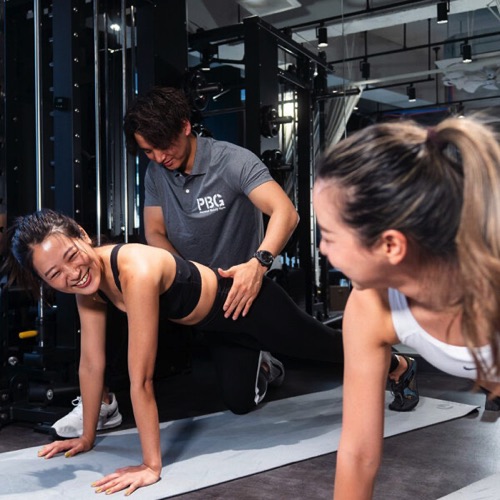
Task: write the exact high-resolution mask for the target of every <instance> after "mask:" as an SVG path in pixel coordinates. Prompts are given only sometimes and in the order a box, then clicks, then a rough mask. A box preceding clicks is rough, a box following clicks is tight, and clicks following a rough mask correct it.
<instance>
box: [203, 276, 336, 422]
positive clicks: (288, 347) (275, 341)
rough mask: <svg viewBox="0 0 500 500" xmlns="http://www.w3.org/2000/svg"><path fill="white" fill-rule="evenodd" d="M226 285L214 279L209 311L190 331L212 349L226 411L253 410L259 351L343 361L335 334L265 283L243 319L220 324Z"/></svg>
mask: <svg viewBox="0 0 500 500" xmlns="http://www.w3.org/2000/svg"><path fill="white" fill-rule="evenodd" d="M231 285H232V280H230V279H224V278H219V291H218V294H217V298H216V301H215V303H214V306H213V308H212V311H211V312H210V314H209V315H208V317H207V318H206V319H205V320H204V321H203V322H202V323H200V324H198V325H196V327H195V328H197V329H199V330H201V331H203V332H205V336H206V338H207V340H208V341H209V343H210V345H211V349H212V356H213V358H214V361H215V364H216V373H217V377H218V379H219V382H220V384H221V388H222V394H223V399H224V402H225V404H226V405H227V407H228V408H229V409H230V410H231V411H233V412H234V413H238V414H243V413H248V412H249V411H251V410H252V409H254V408H255V405H256V389H255V387H256V379H257V377H258V369H259V365H260V363H259V357H260V351H261V350H264V351H271V352H273V353H281V354H285V355H287V356H293V357H297V358H304V359H316V360H321V361H330V362H341V361H342V360H343V351H342V335H341V333H340V331H339V330H334V329H332V328H330V327H328V326H325V325H323V323H321V322H320V321H318V320H316V319H315V318H313V317H312V316H310V315H309V314H307V313H306V312H304V311H303V310H302V309H300V308H299V307H298V306H297V305H296V304H295V302H293V300H292V299H291V298H290V297H289V295H288V294H287V293H286V292H285V291H284V290H283V289H282V288H281V287H280V286H279V285H277V284H276V283H274V282H273V281H272V280H271V279H269V278H267V277H264V281H263V283H262V288H261V290H260V293H259V295H258V296H257V298H256V299H255V301H254V303H253V304H252V307H251V308H250V311H249V312H248V314H247V316H245V317H244V318H243V317H241V316H240V317H239V318H238V319H237V320H236V321H235V320H233V319H231V318H228V319H226V318H224V311H223V309H222V306H223V304H224V302H225V300H226V297H227V293H228V292H229V289H230V288H231ZM256 370H257V373H256Z"/></svg>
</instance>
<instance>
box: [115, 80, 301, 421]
mask: <svg viewBox="0 0 500 500" xmlns="http://www.w3.org/2000/svg"><path fill="white" fill-rule="evenodd" d="M189 118H190V107H189V104H188V102H187V99H186V97H185V95H184V93H183V92H182V91H180V90H178V89H174V88H155V89H153V90H151V91H150V92H149V93H148V94H147V95H145V96H144V97H140V98H138V99H137V100H136V101H135V102H134V103H133V104H132V106H130V108H129V110H128V111H127V114H126V116H125V122H124V129H125V137H126V140H127V146H128V148H129V150H130V151H131V152H133V153H135V152H136V151H137V150H138V149H140V150H142V151H143V152H144V153H145V154H146V156H147V157H148V158H149V160H151V161H150V163H149V165H148V168H147V171H146V177H145V203H144V205H145V206H144V229H145V236H146V239H147V242H148V244H150V245H154V246H158V247H162V248H166V249H167V250H169V251H171V252H173V253H176V254H179V255H181V256H183V257H184V258H187V259H190V260H194V261H197V262H201V263H203V264H205V265H207V266H210V267H213V268H217V269H218V272H219V274H220V275H221V276H223V277H229V278H232V279H233V286H232V288H231V290H230V292H229V295H228V298H227V301H226V303H225V305H224V309H225V311H226V317H227V318H228V321H232V320H234V319H237V318H238V317H239V316H240V315H246V313H247V312H248V310H249V309H250V307H251V305H252V302H253V300H254V299H255V297H256V296H257V294H258V293H259V290H260V287H261V284H262V278H263V276H264V274H265V273H266V272H267V270H268V269H269V267H270V266H271V265H272V263H273V259H274V257H276V256H277V255H278V254H279V253H280V252H281V250H282V249H283V247H284V246H285V244H286V242H287V241H288V239H289V238H290V236H291V235H292V233H293V231H294V229H295V227H296V226H297V223H298V220H299V218H298V214H297V211H296V210H295V207H294V206H293V204H292V202H291V201H290V199H289V198H288V196H287V195H286V193H285V192H284V191H283V190H282V188H281V187H280V186H279V184H278V183H277V182H275V181H274V180H273V178H272V177H271V175H270V173H269V170H268V168H267V167H266V166H265V165H264V164H263V163H262V162H261V161H260V159H259V158H258V157H257V156H256V155H255V154H253V153H251V152H250V151H248V150H246V149H244V148H241V147H239V146H236V145H234V144H230V143H228V142H223V141H216V140H214V139H212V138H208V137H197V136H196V135H194V134H193V133H192V130H191V123H190V121H189ZM263 213H264V214H266V215H268V216H269V222H268V224H267V229H266V231H265V232H264V224H263V217H262V214H263ZM211 347H212V355H213V357H214V361H215V365H216V371H217V374H218V378H219V381H220V384H221V387H222V393H223V399H224V402H225V403H226V405H227V406H228V408H229V409H231V410H232V411H233V412H235V413H240V414H241V413H247V412H249V411H250V410H252V409H253V408H255V405H256V404H258V403H259V402H260V401H261V400H262V399H263V397H264V396H265V393H266V390H267V385H268V384H269V383H271V382H278V383H281V382H282V380H283V376H284V368H283V365H282V364H281V363H280V362H279V361H278V360H276V359H275V358H274V357H272V356H271V355H270V354H269V353H266V352H259V351H256V350H252V349H246V348H244V347H242V346H236V345H234V346H228V345H227V344H226V343H224V344H222V343H221V345H218V344H217V343H214V344H213V345H211Z"/></svg>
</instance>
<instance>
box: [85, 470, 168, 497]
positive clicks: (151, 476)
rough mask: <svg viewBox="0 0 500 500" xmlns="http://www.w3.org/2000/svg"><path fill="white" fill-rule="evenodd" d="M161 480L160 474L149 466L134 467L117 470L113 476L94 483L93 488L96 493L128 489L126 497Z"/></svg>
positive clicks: (109, 475) (109, 492) (110, 475)
mask: <svg viewBox="0 0 500 500" xmlns="http://www.w3.org/2000/svg"><path fill="white" fill-rule="evenodd" d="M160 479H161V477H160V473H159V472H155V471H154V470H153V469H151V468H149V467H148V466H147V465H144V464H142V465H133V466H130V467H122V468H121V469H116V471H115V472H113V473H112V474H108V475H107V476H105V477H103V478H102V479H100V480H99V481H94V482H93V483H92V484H91V486H92V487H93V488H96V490H95V492H96V493H106V494H107V495H109V494H111V493H116V492H117V491H122V490H124V489H126V488H128V489H127V491H126V492H125V495H126V496H128V495H131V494H132V493H133V492H134V491H135V490H137V489H139V488H141V487H142V486H149V485H150V484H154V483H156V482H157V481H159V480H160Z"/></svg>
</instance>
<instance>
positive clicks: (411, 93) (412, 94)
mask: <svg viewBox="0 0 500 500" xmlns="http://www.w3.org/2000/svg"><path fill="white" fill-rule="evenodd" d="M406 95H407V96H408V102H415V101H416V100H417V91H416V89H415V87H414V86H413V85H409V86H408V87H406Z"/></svg>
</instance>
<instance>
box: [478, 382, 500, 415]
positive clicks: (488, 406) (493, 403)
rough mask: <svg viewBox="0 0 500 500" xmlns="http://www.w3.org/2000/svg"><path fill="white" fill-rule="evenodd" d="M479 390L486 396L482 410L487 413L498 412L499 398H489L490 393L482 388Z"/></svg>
mask: <svg viewBox="0 0 500 500" xmlns="http://www.w3.org/2000/svg"><path fill="white" fill-rule="evenodd" d="M481 390H482V391H483V392H484V393H485V394H486V401H485V403H484V409H485V410H488V411H500V396H497V397H494V398H492V397H491V392H490V391H489V390H488V389H485V388H484V387H481Z"/></svg>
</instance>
